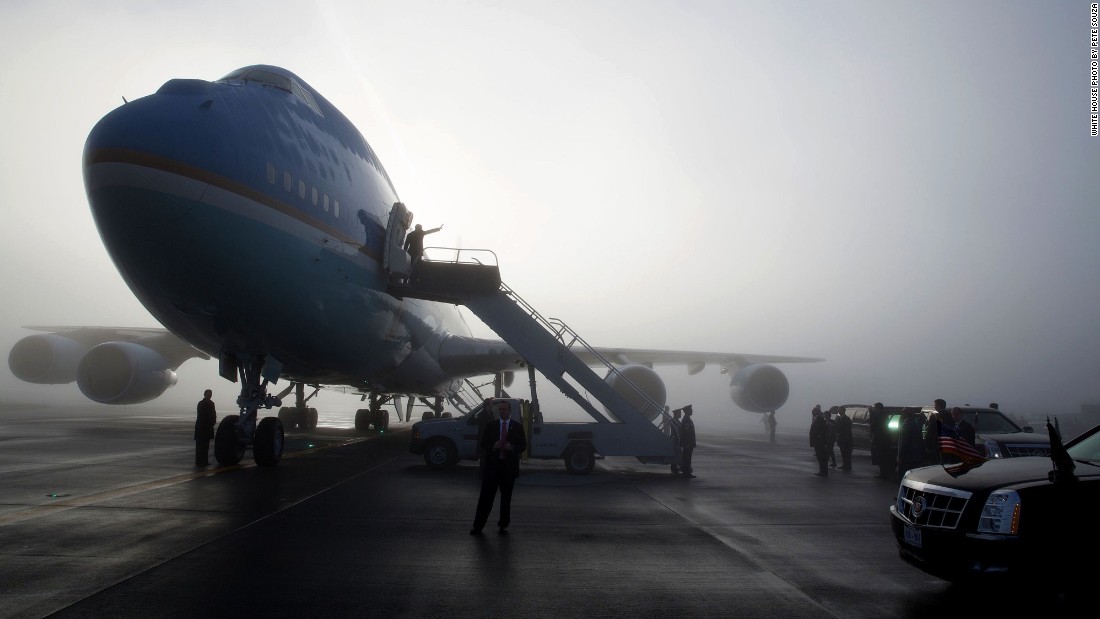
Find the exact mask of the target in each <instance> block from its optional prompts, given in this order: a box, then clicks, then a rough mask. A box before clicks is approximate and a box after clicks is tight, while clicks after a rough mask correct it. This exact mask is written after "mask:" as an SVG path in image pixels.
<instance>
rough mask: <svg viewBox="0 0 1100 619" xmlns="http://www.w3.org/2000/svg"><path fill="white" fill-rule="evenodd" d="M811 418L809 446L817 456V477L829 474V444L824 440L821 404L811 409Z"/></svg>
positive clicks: (823, 420) (823, 414) (823, 419)
mask: <svg viewBox="0 0 1100 619" xmlns="http://www.w3.org/2000/svg"><path fill="white" fill-rule="evenodd" d="M813 416H814V418H813V420H812V421H811V422H810V447H813V449H814V457H815V458H817V472H816V473H814V475H817V476H818V477H828V476H829V469H828V464H829V452H828V449H829V446H828V443H827V442H826V440H825V413H823V412H821V405H820V404H819V405H817V406H815V407H814V410H813Z"/></svg>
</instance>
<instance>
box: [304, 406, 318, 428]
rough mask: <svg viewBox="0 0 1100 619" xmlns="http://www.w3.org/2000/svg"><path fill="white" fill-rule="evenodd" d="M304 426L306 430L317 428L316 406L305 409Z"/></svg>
mask: <svg viewBox="0 0 1100 619" xmlns="http://www.w3.org/2000/svg"><path fill="white" fill-rule="evenodd" d="M306 426H307V428H306V429H307V430H316V429H317V409H316V408H308V409H306Z"/></svg>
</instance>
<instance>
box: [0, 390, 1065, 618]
mask: <svg viewBox="0 0 1100 619" xmlns="http://www.w3.org/2000/svg"><path fill="white" fill-rule="evenodd" d="M191 415H192V414H191V413H183V412H180V413H173V412H165V411H158V410H156V409H144V408H141V407H124V408H113V407H95V406H89V407H85V408H81V409H56V408H32V407H28V406H23V405H13V404H8V405H2V406H0V616H3V617H43V616H48V615H53V614H55V613H56V616H59V617H101V616H112V617H114V616H125V617H130V616H141V617H195V616H212V617H240V616H253V615H266V616H273V617H302V616H318V617H343V616H355V617H363V616H385V617H392V616H413V617H417V616H425V617H440V616H446V617H576V616H584V617H653V616H666V615H677V616H681V617H685V616H686V617H694V616H700V617H784V618H789V617H927V616H933V615H941V616H944V615H946V616H958V615H960V614H975V615H977V614H979V613H980V614H982V615H985V614H989V613H993V614H997V615H1001V616H1014V615H1016V614H1021V613H1026V614H1035V613H1037V612H1041V613H1043V614H1044V615H1045V616H1051V615H1057V614H1058V612H1059V609H1058V608H1057V607H1051V606H1049V603H1048V602H1047V601H1045V600H1043V599H1042V598H1041V597H1039V596H1037V595H1032V592H1030V591H1027V590H1026V589H1024V590H1020V589H1015V590H1009V591H1001V590H996V589H993V590H976V589H973V588H969V587H960V586H955V585H950V584H948V583H945V582H942V581H939V580H937V579H935V578H933V577H930V576H927V575H925V574H923V573H922V572H920V571H919V570H917V569H915V568H913V567H910V566H909V565H907V564H905V563H904V562H902V561H901V560H900V559H898V557H897V552H896V547H895V543H894V539H893V536H892V534H891V531H890V526H889V515H888V507H889V505H890V503H891V502H892V500H893V498H894V494H895V492H896V484H894V483H891V482H885V481H882V480H879V479H876V478H874V476H873V475H874V471H873V470H872V468H871V465H870V458H869V455H868V454H867V453H865V452H856V457H855V459H854V470H853V471H852V472H848V473H845V472H841V471H834V472H833V473H832V474H831V475H830V476H829V478H827V479H822V478H818V477H815V476H814V475H813V474H812V473H813V472H814V471H815V470H816V463H815V461H814V459H813V456H812V454H811V452H810V450H809V447H808V445H807V440H806V437H805V436H803V433H801V432H798V433H792V434H782V433H781V434H780V435H779V439H778V441H777V443H775V444H769V443H768V442H767V440H766V438H765V436H764V435H763V431H762V430H759V431H749V430H748V429H744V430H734V429H731V427H730V426H727V427H726V429H725V430H723V431H721V432H719V431H717V430H714V429H708V428H707V427H706V425H705V424H703V423H697V426H698V431H699V434H700V446H699V448H698V449H697V450H696V452H695V468H696V473H697V475H698V477H697V478H695V479H691V480H687V479H683V478H676V477H672V476H671V475H670V474H669V472H668V469H667V467H661V466H657V465H644V464H641V463H639V462H637V461H636V460H632V459H629V458H614V459H607V460H601V461H600V462H599V464H597V467H596V470H595V471H594V472H593V473H592V474H591V475H589V476H583V477H578V476H572V475H569V474H567V473H566V472H565V470H564V467H563V466H562V465H561V463H560V462H551V461H535V462H530V463H527V464H525V465H524V466H523V472H522V474H521V477H520V479H519V481H518V483H517V485H516V490H515V496H514V498H513V505H512V526H511V528H510V532H509V534H508V535H498V534H497V533H496V532H495V529H493V528H492V525H493V523H494V522H495V518H496V514H495V510H494V514H493V515H492V516H491V517H490V527H489V528H487V529H486V534H485V535H483V536H481V537H471V536H470V535H469V534H468V531H469V528H470V522H471V520H472V518H473V512H474V507H475V504H476V502H477V493H478V470H477V466H476V464H475V463H463V464H461V465H459V466H457V467H455V468H453V469H450V470H447V471H432V470H429V469H428V468H427V467H426V466H425V465H424V463H423V461H422V460H421V459H420V458H419V457H418V456H414V455H412V454H410V453H409V452H408V441H409V435H408V428H407V427H395V428H393V429H392V431H391V432H388V433H386V434H384V435H378V434H376V433H371V434H367V435H364V436H360V435H357V434H356V433H355V432H354V431H352V430H347V429H339V428H333V427H321V428H318V430H317V431H315V432H312V433H310V434H308V435H289V436H288V454H287V455H286V456H285V457H284V460H283V461H282V462H281V463H280V464H279V466H277V467H275V468H270V469H263V468H259V467H256V466H254V465H252V463H251V460H250V454H249V456H247V457H246V460H245V461H244V462H243V463H242V465H240V466H235V467H226V468H218V467H217V466H216V465H215V466H210V467H206V468H201V469H196V468H194V467H192V466H190V464H191V462H192V458H193V449H194V447H193V443H192V442H191V440H190V439H191V423H192V419H193V417H192V416H191ZM327 421H329V422H332V423H337V424H338V423H340V422H341V420H339V419H336V420H332V419H328V420H327ZM344 421H346V422H347V423H346V425H347V426H350V425H351V423H350V418H349V419H348V420H344ZM781 422H782V417H781ZM324 423H326V418H325V417H322V424H324ZM781 428H782V426H781ZM211 461H212V462H213V459H211ZM505 592H507V593H505Z"/></svg>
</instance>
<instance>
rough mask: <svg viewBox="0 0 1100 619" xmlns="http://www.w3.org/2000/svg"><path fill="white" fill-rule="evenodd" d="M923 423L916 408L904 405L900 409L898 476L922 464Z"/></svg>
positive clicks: (900, 476) (902, 475)
mask: <svg viewBox="0 0 1100 619" xmlns="http://www.w3.org/2000/svg"><path fill="white" fill-rule="evenodd" d="M922 426H923V424H922V423H921V420H920V415H918V414H917V409H915V408H912V407H909V406H907V407H905V408H903V409H902V411H901V432H900V433H899V435H898V460H897V462H898V471H897V475H898V478H899V479H900V478H902V477H904V476H905V474H906V473H907V472H908V471H909V470H910V469H915V468H917V467H919V466H921V465H923V464H924V458H925V455H924V443H923V441H922V439H921V428H922Z"/></svg>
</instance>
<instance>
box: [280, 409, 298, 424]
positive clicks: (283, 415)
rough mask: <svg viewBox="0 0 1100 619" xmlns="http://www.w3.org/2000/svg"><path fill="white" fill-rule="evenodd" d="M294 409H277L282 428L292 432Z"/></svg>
mask: <svg viewBox="0 0 1100 619" xmlns="http://www.w3.org/2000/svg"><path fill="white" fill-rule="evenodd" d="M295 412H296V409H294V408H293V407H290V406H284V407H282V408H280V409H279V421H281V422H283V428H286V429H289V430H293V429H294V413H295Z"/></svg>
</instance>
